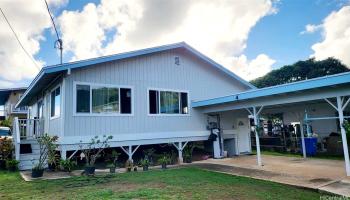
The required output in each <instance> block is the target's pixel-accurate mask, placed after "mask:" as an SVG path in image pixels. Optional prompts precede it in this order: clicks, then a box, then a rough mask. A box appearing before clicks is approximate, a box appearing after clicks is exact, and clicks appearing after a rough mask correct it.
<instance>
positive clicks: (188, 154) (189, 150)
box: [183, 143, 195, 163]
mask: <svg viewBox="0 0 350 200" xmlns="http://www.w3.org/2000/svg"><path fill="white" fill-rule="evenodd" d="M194 148H195V145H194V144H193V143H192V144H188V145H187V147H186V148H185V149H184V150H183V158H184V162H185V163H192V155H193V149H194Z"/></svg>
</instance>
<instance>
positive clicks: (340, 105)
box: [337, 96, 350, 176]
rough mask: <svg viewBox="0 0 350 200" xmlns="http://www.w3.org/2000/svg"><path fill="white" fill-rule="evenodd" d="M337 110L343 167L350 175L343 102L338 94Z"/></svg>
mask: <svg viewBox="0 0 350 200" xmlns="http://www.w3.org/2000/svg"><path fill="white" fill-rule="evenodd" d="M337 110H338V114H339V125H340V131H341V137H342V142H343V150H344V159H345V168H346V175H347V176H350V162H349V151H348V143H347V140H346V132H345V129H344V127H343V123H344V113H343V110H344V108H343V102H342V99H341V98H340V96H337Z"/></svg>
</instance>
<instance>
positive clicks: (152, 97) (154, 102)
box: [149, 90, 159, 114]
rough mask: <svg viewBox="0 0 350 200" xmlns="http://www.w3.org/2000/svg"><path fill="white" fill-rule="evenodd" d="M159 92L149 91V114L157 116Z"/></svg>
mask: <svg viewBox="0 0 350 200" xmlns="http://www.w3.org/2000/svg"><path fill="white" fill-rule="evenodd" d="M158 95H159V93H158V91H156V90H150V91H149V113H150V114H157V113H159V111H158V107H159V106H158Z"/></svg>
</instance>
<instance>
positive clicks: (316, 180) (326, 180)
mask: <svg viewBox="0 0 350 200" xmlns="http://www.w3.org/2000/svg"><path fill="white" fill-rule="evenodd" d="M330 181H332V179H329V178H314V179H310V180H309V182H310V183H327V182H330Z"/></svg>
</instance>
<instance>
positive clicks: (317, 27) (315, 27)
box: [300, 24, 322, 34]
mask: <svg viewBox="0 0 350 200" xmlns="http://www.w3.org/2000/svg"><path fill="white" fill-rule="evenodd" d="M320 29H322V25H315V24H307V25H306V26H305V30H304V31H302V32H300V34H306V33H315V32H316V31H319V30H320Z"/></svg>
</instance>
